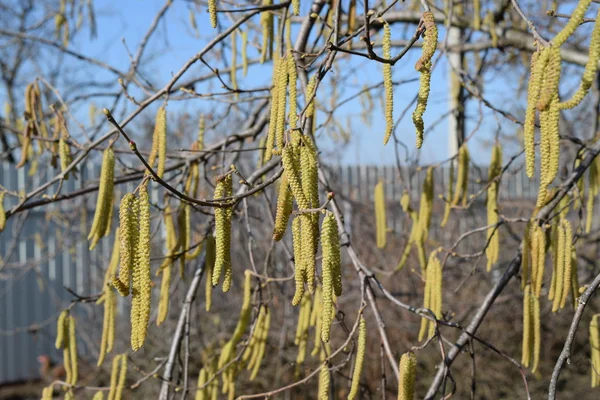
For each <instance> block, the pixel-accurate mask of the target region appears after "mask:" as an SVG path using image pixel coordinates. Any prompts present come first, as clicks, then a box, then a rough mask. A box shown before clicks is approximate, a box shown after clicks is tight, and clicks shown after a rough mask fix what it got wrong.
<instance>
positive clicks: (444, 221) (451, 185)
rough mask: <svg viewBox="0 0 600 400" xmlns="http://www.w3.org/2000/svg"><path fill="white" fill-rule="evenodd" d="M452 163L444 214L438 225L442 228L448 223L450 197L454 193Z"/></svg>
mask: <svg viewBox="0 0 600 400" xmlns="http://www.w3.org/2000/svg"><path fill="white" fill-rule="evenodd" d="M453 185H454V163H453V162H451V163H450V171H449V172H448V192H447V196H446V201H445V204H444V216H443V217H442V222H441V223H440V226H441V227H442V228H443V227H445V226H446V224H447V223H448V219H449V218H450V211H451V210H452V203H451V202H452V197H453V195H454V187H453Z"/></svg>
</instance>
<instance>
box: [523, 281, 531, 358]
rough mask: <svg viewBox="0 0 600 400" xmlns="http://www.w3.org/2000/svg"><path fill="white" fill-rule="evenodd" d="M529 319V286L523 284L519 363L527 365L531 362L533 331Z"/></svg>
mask: <svg viewBox="0 0 600 400" xmlns="http://www.w3.org/2000/svg"><path fill="white" fill-rule="evenodd" d="M531 322H532V320H531V286H530V285H527V286H525V292H524V294H523V345H522V350H521V364H523V366H524V367H529V365H530V362H531V348H532V346H533V332H532V330H533V329H532V328H533V326H532V323H531Z"/></svg>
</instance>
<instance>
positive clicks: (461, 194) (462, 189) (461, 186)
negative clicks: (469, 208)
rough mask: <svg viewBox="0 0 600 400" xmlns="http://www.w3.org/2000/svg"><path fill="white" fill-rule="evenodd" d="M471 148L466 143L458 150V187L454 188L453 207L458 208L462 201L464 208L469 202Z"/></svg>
mask: <svg viewBox="0 0 600 400" xmlns="http://www.w3.org/2000/svg"><path fill="white" fill-rule="evenodd" d="M470 158H471V156H470V154H469V148H468V147H467V145H466V143H463V144H462V146H460V148H459V149H458V171H457V174H456V175H457V176H456V186H455V187H454V197H453V198H452V205H453V206H457V205H458V203H460V202H461V201H462V204H463V207H464V206H465V205H466V202H467V192H468V190H467V188H468V185H469V162H470Z"/></svg>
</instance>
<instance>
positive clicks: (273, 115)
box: [263, 56, 281, 163]
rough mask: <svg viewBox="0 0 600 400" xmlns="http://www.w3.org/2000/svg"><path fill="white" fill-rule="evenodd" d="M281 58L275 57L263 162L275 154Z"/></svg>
mask: <svg viewBox="0 0 600 400" xmlns="http://www.w3.org/2000/svg"><path fill="white" fill-rule="evenodd" d="M280 63H281V60H280V58H279V57H278V56H276V57H274V59H273V88H272V89H271V111H270V114H269V130H268V131H267V139H266V142H265V151H264V155H263V163H264V162H266V161H269V160H270V159H271V157H272V156H273V150H274V148H275V135H276V132H277V113H278V110H279V86H278V85H279V70H280V67H279V64H280Z"/></svg>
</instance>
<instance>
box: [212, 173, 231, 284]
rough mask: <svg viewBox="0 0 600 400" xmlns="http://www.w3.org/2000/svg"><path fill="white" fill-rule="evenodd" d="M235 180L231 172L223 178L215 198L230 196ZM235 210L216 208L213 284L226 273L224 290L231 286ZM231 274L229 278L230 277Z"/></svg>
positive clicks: (218, 184)
mask: <svg viewBox="0 0 600 400" xmlns="http://www.w3.org/2000/svg"><path fill="white" fill-rule="evenodd" d="M232 184H233V180H232V178H231V174H228V175H226V176H224V177H223V178H221V179H220V180H219V181H218V182H217V186H216V187H215V194H214V198H215V199H219V198H222V197H226V196H230V195H231V193H232V190H233V189H232ZM232 214H233V210H232V209H231V207H217V208H215V246H216V258H215V267H214V270H213V275H212V284H213V286H217V285H218V284H219V280H220V279H221V274H222V273H224V274H225V279H224V280H223V292H227V291H229V288H230V287H231V217H232ZM228 276H229V278H228Z"/></svg>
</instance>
